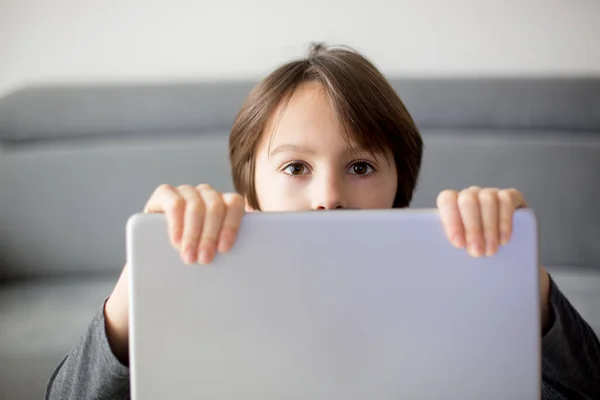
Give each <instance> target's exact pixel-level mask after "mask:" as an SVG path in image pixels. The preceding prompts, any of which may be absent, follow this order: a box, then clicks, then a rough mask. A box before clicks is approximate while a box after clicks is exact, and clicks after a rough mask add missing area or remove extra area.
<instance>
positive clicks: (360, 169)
mask: <svg viewBox="0 0 600 400" xmlns="http://www.w3.org/2000/svg"><path fill="white" fill-rule="evenodd" d="M351 170H352V172H351V173H352V174H353V175H368V174H370V173H371V172H373V171H372V170H373V167H371V166H370V165H369V164H368V163H366V162H357V163H354V164H352V166H351Z"/></svg>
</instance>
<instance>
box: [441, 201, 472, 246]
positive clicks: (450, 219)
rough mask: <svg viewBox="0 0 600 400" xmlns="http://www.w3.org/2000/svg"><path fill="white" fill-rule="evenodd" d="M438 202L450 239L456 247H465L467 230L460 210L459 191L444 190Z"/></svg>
mask: <svg viewBox="0 0 600 400" xmlns="http://www.w3.org/2000/svg"><path fill="white" fill-rule="evenodd" d="M436 204H437V207H438V210H439V212H440V216H441V219H442V225H443V226H444V231H445V232H446V236H447V237H448V240H450V243H452V245H453V246H454V247H457V248H462V247H464V246H465V231H464V229H463V224H462V219H461V216H460V211H459V210H458V193H457V192H456V191H454V190H444V191H443V192H441V193H440V194H439V195H438V197H437V200H436Z"/></svg>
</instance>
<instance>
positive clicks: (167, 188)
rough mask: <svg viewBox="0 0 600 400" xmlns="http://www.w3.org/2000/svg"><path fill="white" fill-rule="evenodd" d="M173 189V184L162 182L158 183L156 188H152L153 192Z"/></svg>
mask: <svg viewBox="0 0 600 400" xmlns="http://www.w3.org/2000/svg"><path fill="white" fill-rule="evenodd" d="M171 190H173V186H171V185H169V184H168V183H163V184H161V185H158V186H157V188H156V190H154V192H155V193H162V192H169V191H171Z"/></svg>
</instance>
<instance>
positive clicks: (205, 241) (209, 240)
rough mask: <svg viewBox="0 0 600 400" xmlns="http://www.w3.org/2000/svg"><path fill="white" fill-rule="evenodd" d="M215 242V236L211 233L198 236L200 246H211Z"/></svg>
mask: <svg viewBox="0 0 600 400" xmlns="http://www.w3.org/2000/svg"><path fill="white" fill-rule="evenodd" d="M216 243H217V238H216V237H214V236H212V235H202V237H201V238H200V247H202V248H206V247H212V246H214V245H216Z"/></svg>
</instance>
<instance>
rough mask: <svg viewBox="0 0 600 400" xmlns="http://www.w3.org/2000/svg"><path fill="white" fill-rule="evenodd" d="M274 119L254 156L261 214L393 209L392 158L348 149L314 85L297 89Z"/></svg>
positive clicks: (393, 175)
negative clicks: (269, 212)
mask: <svg viewBox="0 0 600 400" xmlns="http://www.w3.org/2000/svg"><path fill="white" fill-rule="evenodd" d="M275 115H276V116H275V118H273V121H271V123H270V124H269V126H267V129H266V130H265V134H264V135H263V138H262V141H261V143H260V145H259V147H258V150H257V154H256V164H255V165H256V167H255V188H256V193H257V197H258V202H259V204H260V208H261V210H263V211H301V210H328V209H336V208H349V209H376V208H391V207H392V205H393V202H394V197H395V195H396V188H397V175H396V167H395V163H394V160H393V157H392V155H391V154H386V155H377V156H373V155H372V154H370V153H369V152H368V151H366V150H364V149H360V148H355V149H353V150H351V149H350V148H349V147H348V143H347V140H346V139H345V136H344V134H343V131H342V128H341V126H339V124H338V123H337V121H336V120H335V116H334V114H333V112H332V110H331V106H330V103H329V100H328V98H327V96H326V95H325V94H324V93H322V91H321V88H320V86H319V85H318V84H317V83H305V84H303V85H301V86H300V87H299V88H298V89H297V90H296V91H295V92H294V94H293V95H292V97H291V99H290V101H289V103H288V104H287V106H286V107H285V109H284V111H283V113H278V112H276V113H275ZM278 115H279V116H280V119H279V120H278V121H277V116H278ZM273 128H275V131H273ZM249 211H250V210H249Z"/></svg>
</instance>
